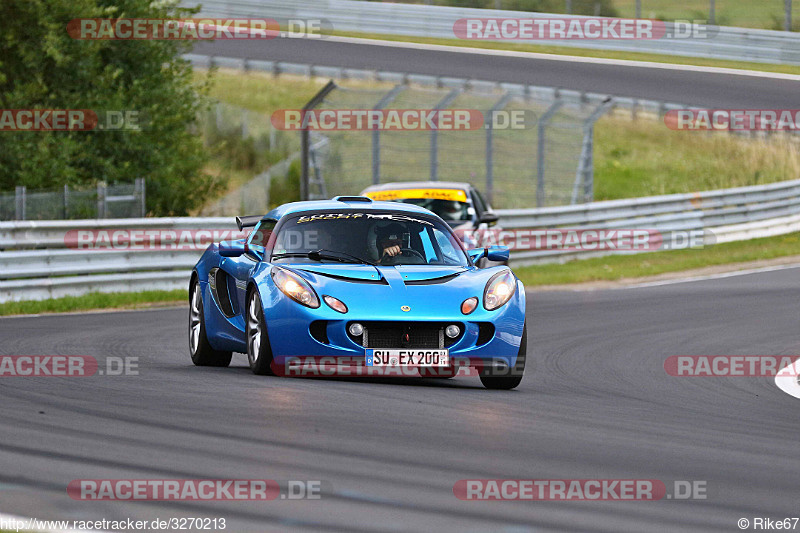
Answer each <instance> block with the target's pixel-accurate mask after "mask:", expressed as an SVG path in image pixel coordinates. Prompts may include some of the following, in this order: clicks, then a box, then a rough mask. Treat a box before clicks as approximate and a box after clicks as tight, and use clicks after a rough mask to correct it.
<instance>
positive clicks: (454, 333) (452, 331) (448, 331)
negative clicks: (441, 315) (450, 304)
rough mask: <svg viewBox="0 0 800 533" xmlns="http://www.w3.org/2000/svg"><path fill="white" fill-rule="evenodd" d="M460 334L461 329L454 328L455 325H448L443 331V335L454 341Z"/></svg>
mask: <svg viewBox="0 0 800 533" xmlns="http://www.w3.org/2000/svg"><path fill="white" fill-rule="evenodd" d="M460 333H461V328H459V327H458V326H456V325H455V324H450V325H449V326H447V327H446V328H445V330H444V334H445V335H447V336H448V337H450V338H451V339H455V338H456V337H458V335H459V334H460Z"/></svg>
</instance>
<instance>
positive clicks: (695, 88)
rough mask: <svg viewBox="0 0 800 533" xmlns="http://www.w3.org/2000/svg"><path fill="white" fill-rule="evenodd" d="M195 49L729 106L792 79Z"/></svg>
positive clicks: (298, 44) (790, 105) (372, 52)
mask: <svg viewBox="0 0 800 533" xmlns="http://www.w3.org/2000/svg"><path fill="white" fill-rule="evenodd" d="M194 52H195V53H198V54H209V55H217V56H226V57H235V58H248V59H262V60H270V61H286V62H291V63H306V64H313V65H325V66H336V67H347V68H360V69H382V70H389V71H394V72H408V73H416V74H429V75H435V76H453V77H460V78H468V79H480V80H493V81H498V82H509V83H528V84H532V85H542V86H552V87H563V88H566V89H572V90H582V91H590V92H596V93H602V94H611V95H618V96H630V97H635V98H645V99H651V100H663V101H668V102H676V103H686V104H691V105H698V106H706V107H716V108H729V109H794V108H797V107H798V94H800V81H796V80H786V79H769V80H765V79H761V78H758V77H753V76H740V75H733V74H725V73H717V72H695V71H683V70H671V69H664V68H646V67H638V66H637V67H634V66H626V65H609V64H600V63H597V64H595V63H586V62H574V61H570V60H569V59H565V60H553V59H539V58H528V57H513V56H502V55H483V54H481V55H477V54H470V53H458V52H452V51H441V50H426V49H414V48H400V47H395V46H376V45H372V44H362V43H350V42H336V41H334V40H332V39H323V40H314V39H273V40H269V41H260V40H246V41H233V40H223V41H216V42H199V43H197V44H196V45H195V47H194Z"/></svg>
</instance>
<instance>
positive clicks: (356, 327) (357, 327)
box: [347, 322, 364, 337]
mask: <svg viewBox="0 0 800 533" xmlns="http://www.w3.org/2000/svg"><path fill="white" fill-rule="evenodd" d="M347 331H349V332H350V335H352V336H353V337H360V336H361V334H362V333H364V326H362V325H361V324H359V323H358V322H353V323H352V324H350V327H349V328H348V329H347Z"/></svg>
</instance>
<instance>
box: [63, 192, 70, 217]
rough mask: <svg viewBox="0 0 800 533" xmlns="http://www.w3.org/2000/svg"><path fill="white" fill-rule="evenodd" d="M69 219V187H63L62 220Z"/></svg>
mask: <svg viewBox="0 0 800 533" xmlns="http://www.w3.org/2000/svg"><path fill="white" fill-rule="evenodd" d="M67 218H69V185H64V220H66V219H67Z"/></svg>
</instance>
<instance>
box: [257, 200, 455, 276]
mask: <svg viewBox="0 0 800 533" xmlns="http://www.w3.org/2000/svg"><path fill="white" fill-rule="evenodd" d="M309 260H311V261H319V262H338V263H342V262H347V263H357V262H363V263H367V264H370V263H377V264H379V265H451V266H467V265H468V264H469V263H468V259H467V257H466V254H465V253H464V251H463V249H462V248H461V246H460V244H459V243H458V241H457V239H456V238H455V236H454V235H453V234H452V232H451V231H450V229H449V228H448V227H447V226H446V225H445V224H442V222H441V221H439V220H437V219H436V218H433V217H429V216H425V215H418V214H416V213H401V212H385V211H381V212H364V211H359V212H353V211H325V212H318V213H309V214H303V215H297V216H293V217H291V218H289V219H287V220H286V221H285V222H283V223H282V224H281V226H280V229H279V230H278V234H277V236H276V239H275V245H274V247H273V250H272V261H274V262H287V263H299V262H306V263H307V262H309Z"/></svg>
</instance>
